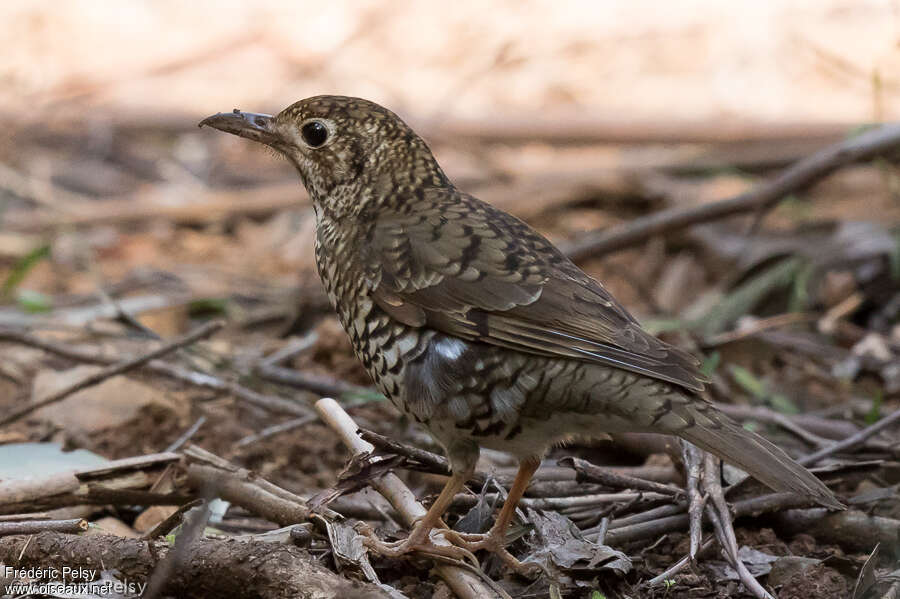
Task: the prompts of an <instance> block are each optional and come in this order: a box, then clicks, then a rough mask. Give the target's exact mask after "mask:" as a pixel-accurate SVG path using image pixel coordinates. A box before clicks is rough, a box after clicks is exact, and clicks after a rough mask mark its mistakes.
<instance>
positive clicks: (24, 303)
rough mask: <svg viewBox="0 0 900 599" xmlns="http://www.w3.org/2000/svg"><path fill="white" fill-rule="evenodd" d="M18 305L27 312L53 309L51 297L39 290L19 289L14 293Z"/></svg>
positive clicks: (32, 312) (34, 312) (33, 312)
mask: <svg viewBox="0 0 900 599" xmlns="http://www.w3.org/2000/svg"><path fill="white" fill-rule="evenodd" d="M16 302H17V303H18V304H19V307H20V308H21V309H22V310H23V311H25V312H28V313H31V314H36V313H38V312H49V311H50V310H52V309H53V298H52V297H50V296H49V295H46V294H44V293H41V292H40V291H33V290H31V289H20V290H19V293H18V294H17V295H16Z"/></svg>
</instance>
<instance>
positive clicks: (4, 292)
mask: <svg viewBox="0 0 900 599" xmlns="http://www.w3.org/2000/svg"><path fill="white" fill-rule="evenodd" d="M49 256H50V245H49V244H45V245H41V246H38V247H36V248H34V249H33V250H31V251H30V252H28V253H27V254H25V255H24V256H22V257H21V258H19V260H18V262H16V263H15V264H14V265H13V267H12V270H11V271H10V273H9V275H7V277H6V280H5V281H3V286H2V287H0V296H2V297H5V298H8V297H9V296H10V294H12V292H13V291H14V290H15V289H16V287H18V286H19V284H20V283H21V282H22V281H23V280H24V279H25V277H26V276H27V275H28V273H29V272H31V269H32V268H34V267H35V266H36V265H37V264H38V263H39V262H40V261H41V260H44V259H46V258H48V257H49Z"/></svg>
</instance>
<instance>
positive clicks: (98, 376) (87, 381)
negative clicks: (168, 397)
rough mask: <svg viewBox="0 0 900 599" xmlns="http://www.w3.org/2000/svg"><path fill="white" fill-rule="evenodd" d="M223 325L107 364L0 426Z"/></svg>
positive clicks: (209, 326) (214, 324)
mask: <svg viewBox="0 0 900 599" xmlns="http://www.w3.org/2000/svg"><path fill="white" fill-rule="evenodd" d="M223 326H225V323H224V322H222V321H212V322H208V323H206V324H204V325H203V326H201V327H199V328H198V329H196V330H195V331H193V332H191V333H188V334H187V335H184V336H182V337H179V338H178V339H175V340H174V341H171V342H169V343H167V344H165V345H163V346H162V347H159V348H157V349H155V350H153V351H151V352H149V353H146V354H143V355H141V356H137V357H135V358H131V359H129V360H125V361H123V362H119V363H118V364H114V365H112V366H109V367H108V368H104V369H102V370H100V371H99V372H96V373H94V374H92V375H90V376H87V377H85V378H83V379H82V380H80V381H77V382H75V383H74V384H72V385H69V386H67V387H65V388H64V389H60V390H59V391H57V392H56V393H51V394H50V395H49V396H48V397H45V398H43V399H40V400H38V401H34V402H31V403H30V404H28V405H26V406H22V407H21V408H19V409H17V410H13V412H12V413H11V414H8V415H7V416H4V417H3V418H0V426H5V425H7V424H10V423H12V422H15V421H17V420H19V419H20V418H22V417H23V416H27V415H28V414H31V413H32V412H34V411H35V410H38V409H40V408H43V407H45V406H48V405H50V404H53V403H56V402H58V401H62V400H63V399H65V398H66V397H68V396H70V395H72V394H73V393H77V392H78V391H81V390H82V389H87V388H88V387H91V386H93V385H96V384H97V383H100V382H102V381H105V380H106V379H109V378H112V377H114V376H116V375H119V374H122V373H124V372H128V371H129V370H134V369H135V368H138V367H140V366H143V365H144V364H146V363H148V362H150V361H151V360H154V359H156V358H159V357H160V356H164V355H166V354H168V353H170V352H173V351H175V350H177V349H179V348H181V347H184V346H186V345H190V344H191V343H196V342H197V341H199V340H200V339H203V338H205V337H208V336H210V335H212V334H213V333H215V332H216V331H218V330H219V329H221V328H222V327H223Z"/></svg>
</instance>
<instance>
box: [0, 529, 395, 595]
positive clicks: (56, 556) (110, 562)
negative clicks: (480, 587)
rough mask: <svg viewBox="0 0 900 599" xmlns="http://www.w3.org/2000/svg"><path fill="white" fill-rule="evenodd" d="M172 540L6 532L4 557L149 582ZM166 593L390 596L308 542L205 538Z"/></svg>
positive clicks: (0, 548) (21, 564)
mask: <svg viewBox="0 0 900 599" xmlns="http://www.w3.org/2000/svg"><path fill="white" fill-rule="evenodd" d="M171 551H172V547H171V546H170V545H169V543H168V542H166V541H165V540H159V541H149V542H148V541H143V540H140V539H126V538H122V537H116V536H111V535H91V536H79V535H66V534H60V533H50V532H45V533H40V534H38V535H34V536H10V537H3V538H0V562H2V563H5V564H6V565H8V566H14V567H15V568H16V569H27V568H32V567H47V566H52V567H53V568H55V569H62V568H63V567H69V568H84V569H86V570H87V571H89V572H98V571H99V569H100V567H99V565H100V564H102V568H103V570H104V571H112V570H115V571H118V573H119V576H120V577H121V578H120V579H121V580H128V581H130V582H135V583H140V584H143V583H145V582H146V581H147V580H148V578H149V576H150V573H151V572H153V571H154V570H155V569H156V567H157V564H158V563H159V562H160V561H162V560H163V559H165V558H166V556H167V555H168V554H169V553H170V552H171ZM161 590H162V592H163V593H164V594H165V595H169V596H176V597H184V598H186V599H194V598H196V599H205V598H206V597H222V598H227V599H251V598H254V599H256V598H263V599H269V598H272V599H275V598H279V599H280V598H282V597H298V598H303V599H332V598H333V599H341V598H344V597H357V598H358V599H370V598H371V599H376V598H387V597H389V595H388V594H387V593H386V592H384V591H382V590H381V589H379V588H378V587H377V586H375V585H372V584H365V583H361V582H355V581H351V580H348V579H346V578H343V577H341V576H338V575H337V574H335V573H334V572H331V571H330V570H328V569H326V568H324V567H322V566H321V565H319V563H318V561H317V560H316V559H315V558H313V557H312V556H310V555H309V553H307V552H306V550H304V549H301V548H299V547H295V546H292V545H286V544H281V543H269V542H264V541H259V540H237V539H228V540H221V539H200V540H198V541H197V542H196V543H194V544H193V545H192V546H191V551H190V555H189V556H188V557H187V559H186V560H185V561H184V562H183V563H180V564H179V567H178V568H177V569H175V570H174V571H173V572H172V575H171V576H170V577H168V578H167V579H166V580H165V584H164V586H163V588H162V589H161Z"/></svg>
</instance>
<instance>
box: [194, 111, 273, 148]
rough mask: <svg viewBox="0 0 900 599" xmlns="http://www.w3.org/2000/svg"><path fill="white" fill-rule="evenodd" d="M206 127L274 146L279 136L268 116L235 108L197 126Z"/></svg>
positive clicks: (210, 117) (271, 119) (207, 118)
mask: <svg viewBox="0 0 900 599" xmlns="http://www.w3.org/2000/svg"><path fill="white" fill-rule="evenodd" d="M203 125H208V126H210V127H212V128H213V129H218V130H219V131H225V132H226V133H233V134H234V135H238V136H240V137H246V138H247V139H252V140H253V141H258V142H259V143H263V144H266V145H267V146H275V145H277V144H278V142H279V141H281V136H280V135H278V133H277V132H276V131H275V128H274V125H275V118H274V117H273V116H272V115H269V114H256V113H253V112H241V111H240V110H238V109H237V108H235V109H234V110H233V111H231V112H220V113H218V114H214V115H212V116H208V117H206V118H205V119H203V120H202V121H200V124H199V126H200V127H202V126H203Z"/></svg>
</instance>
